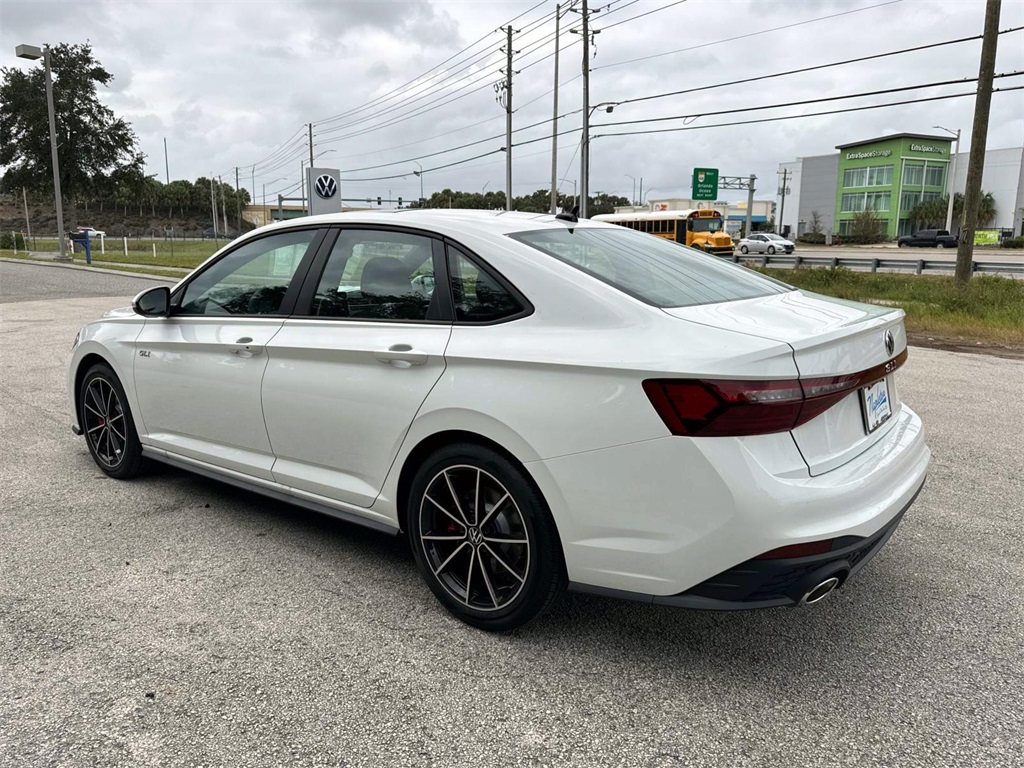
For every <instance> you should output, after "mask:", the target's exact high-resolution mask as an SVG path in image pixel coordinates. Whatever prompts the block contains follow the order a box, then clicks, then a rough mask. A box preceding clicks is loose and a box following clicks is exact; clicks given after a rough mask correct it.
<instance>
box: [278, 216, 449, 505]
mask: <svg viewBox="0 0 1024 768" xmlns="http://www.w3.org/2000/svg"><path fill="white" fill-rule="evenodd" d="M324 250H325V251H326V250H327V249H324ZM445 274H446V273H445V267H444V257H443V249H442V247H441V243H440V241H438V240H435V239H433V238H431V237H429V236H426V235H424V234H419V233H415V232H408V231H399V230H393V229H384V228H371V227H361V228H356V227H352V228H345V229H342V230H340V231H338V232H337V239H336V241H335V242H334V244H333V246H332V247H331V248H330V250H329V253H327V254H326V255H325V257H323V258H321V259H318V260H317V263H316V264H315V265H314V266H313V268H312V269H311V270H310V276H309V278H308V279H307V281H306V282H307V286H306V287H305V288H304V289H303V291H302V293H301V295H300V297H299V306H298V307H297V311H296V316H294V317H291V318H289V319H287V320H286V321H285V322H284V324H283V326H282V328H281V331H280V332H279V333H278V334H277V335H276V336H274V338H273V339H272V340H271V341H270V342H269V343H268V345H267V351H268V354H269V365H268V366H267V370H266V373H265V375H264V378H263V412H264V415H265V417H266V424H267V430H268V432H269V435H270V442H271V445H272V446H273V450H274V454H275V456H276V461H275V462H274V466H273V475H274V479H275V480H276V481H277V482H279V483H283V484H285V485H288V486H290V487H292V488H295V489H298V490H300V491H304V492H307V493H310V494H315V495H317V496H320V497H327V498H328V499H332V500H336V501H341V502H345V503H348V504H352V505H355V506H359V507H369V506H371V505H372V504H373V502H374V501H375V500H376V498H377V495H378V493H379V492H380V489H381V486H382V485H383V483H384V479H385V477H386V476H387V472H388V470H389V469H390V467H391V463H392V461H393V460H394V457H395V455H396V454H397V452H398V449H399V448H400V447H401V444H402V440H403V438H404V437H405V434H406V432H407V431H408V429H409V425H410V424H411V423H412V420H413V418H414V417H415V416H416V413H417V411H418V410H419V408H420V406H421V405H422V403H423V401H424V400H425V399H426V397H427V394H428V393H429V392H430V390H431V388H432V387H433V386H434V384H436V383H437V381H438V379H439V378H440V377H441V374H442V373H443V372H444V368H445V359H444V351H445V347H446V346H447V344H448V339H449V337H450V336H451V330H452V321H451V317H452V310H451V299H450V296H449V294H448V291H447V283H446V281H445V279H444V275H445ZM435 276H438V278H437V279H436V281H435ZM435 282H436V284H437V286H440V289H439V290H435ZM300 315H301V316H300Z"/></svg>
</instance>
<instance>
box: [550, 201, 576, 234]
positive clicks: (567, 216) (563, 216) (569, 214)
mask: <svg viewBox="0 0 1024 768" xmlns="http://www.w3.org/2000/svg"><path fill="white" fill-rule="evenodd" d="M579 216H580V207H579V205H578V204H577V205H575V206H574V207H573V209H572V210H571V211H567V210H565V209H564V208H563V209H562V212H561V213H556V214H555V218H556V219H558V220H559V221H568V222H569V223H571V224H577V223H579V220H580V218H579ZM569 234H570V235H571V234H572V227H569Z"/></svg>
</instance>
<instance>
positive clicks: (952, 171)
mask: <svg viewBox="0 0 1024 768" xmlns="http://www.w3.org/2000/svg"><path fill="white" fill-rule="evenodd" d="M959 157H960V129H959V128H957V129H956V151H955V152H954V154H953V162H952V163H950V164H949V200H947V201H946V231H947V232H952V231H953V197H954V196H955V195H956V161H957V160H958V159H959Z"/></svg>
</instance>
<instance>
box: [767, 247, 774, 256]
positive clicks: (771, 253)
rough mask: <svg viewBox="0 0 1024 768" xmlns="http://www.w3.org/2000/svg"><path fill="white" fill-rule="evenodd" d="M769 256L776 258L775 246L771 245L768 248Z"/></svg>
mask: <svg viewBox="0 0 1024 768" xmlns="http://www.w3.org/2000/svg"><path fill="white" fill-rule="evenodd" d="M768 255H769V256H774V255H775V246H774V245H769V246H768Z"/></svg>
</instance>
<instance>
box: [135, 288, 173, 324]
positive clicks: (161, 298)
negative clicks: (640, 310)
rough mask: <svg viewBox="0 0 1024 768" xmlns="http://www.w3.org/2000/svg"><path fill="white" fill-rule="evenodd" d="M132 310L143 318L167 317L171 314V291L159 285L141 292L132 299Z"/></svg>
mask: <svg viewBox="0 0 1024 768" xmlns="http://www.w3.org/2000/svg"><path fill="white" fill-rule="evenodd" d="M132 309H133V310H134V311H135V314H137V315H142V316H143V317H167V316H168V315H169V314H170V313H171V289H170V288H168V287H167V286H166V285H161V286H158V287H156V288H149V289H148V290H145V291H143V292H142V293H140V294H139V295H138V296H136V297H135V298H134V299H132Z"/></svg>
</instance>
